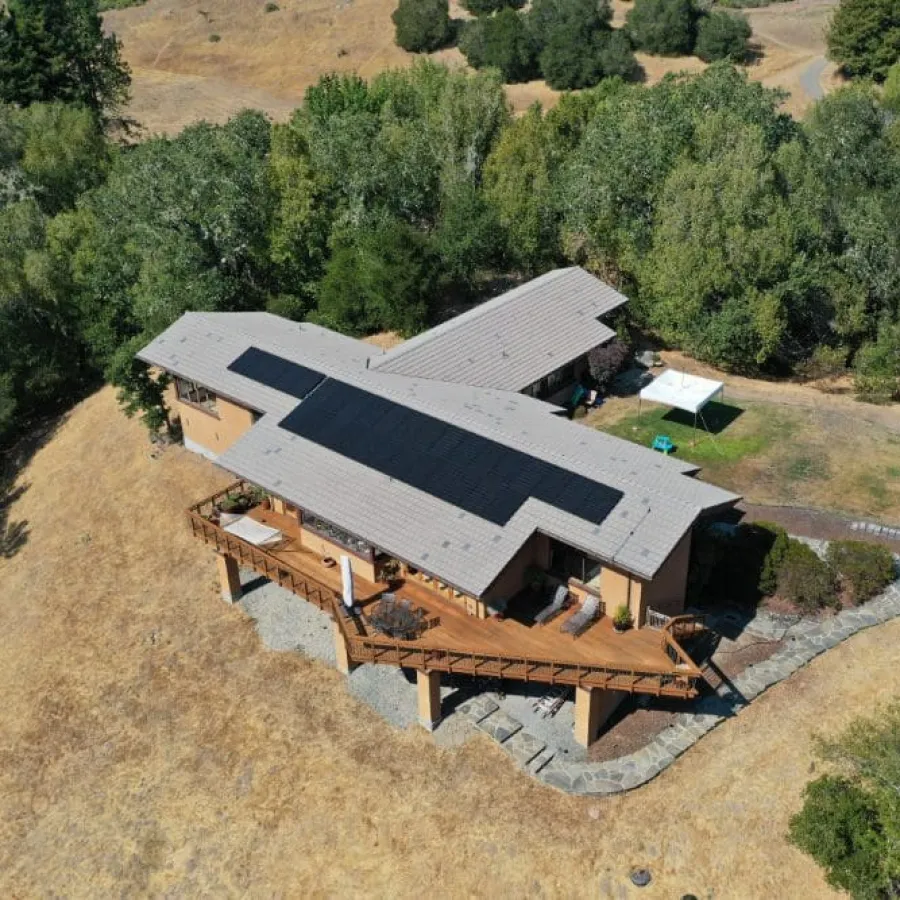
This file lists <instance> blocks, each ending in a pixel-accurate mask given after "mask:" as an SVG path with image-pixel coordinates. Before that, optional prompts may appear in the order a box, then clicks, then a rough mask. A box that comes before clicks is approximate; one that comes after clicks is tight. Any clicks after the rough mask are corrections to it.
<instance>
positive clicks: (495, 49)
mask: <svg viewBox="0 0 900 900" xmlns="http://www.w3.org/2000/svg"><path fill="white" fill-rule="evenodd" d="M459 49H460V50H461V51H462V53H463V56H465V58H466V59H467V60H468V62H469V65H471V66H473V67H474V68H476V69H483V68H487V67H492V68H495V69H499V70H500V72H501V73H502V75H503V80H504V81H506V82H510V83H515V82H518V81H530V80H531V79H532V78H534V77H536V76H537V74H538V69H537V47H536V46H535V43H534V40H533V38H532V36H531V32H530V31H529V29H528V26H527V25H526V23H525V19H524V17H523V16H521V15H520V14H519V13H517V12H516V11H515V10H513V9H509V8H507V9H501V10H500V12H498V13H497V14H496V15H495V16H491V17H490V18H482V19H476V20H475V21H474V22H469V23H468V24H467V25H466V27H465V28H464V29H463V33H462V37H461V38H460V41H459Z"/></svg>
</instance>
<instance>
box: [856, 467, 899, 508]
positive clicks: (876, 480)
mask: <svg viewBox="0 0 900 900" xmlns="http://www.w3.org/2000/svg"><path fill="white" fill-rule="evenodd" d="M857 483H858V484H859V486H860V488H861V489H862V490H863V491H865V492H866V494H868V496H869V499H870V502H871V504H872V511H873V512H881V511H882V510H885V509H887V508H888V507H889V506H890V505H891V497H890V495H889V494H888V485H887V480H886V478H884V477H882V476H881V475H878V474H876V473H875V472H861V473H860V475H859V478H858V479H857Z"/></svg>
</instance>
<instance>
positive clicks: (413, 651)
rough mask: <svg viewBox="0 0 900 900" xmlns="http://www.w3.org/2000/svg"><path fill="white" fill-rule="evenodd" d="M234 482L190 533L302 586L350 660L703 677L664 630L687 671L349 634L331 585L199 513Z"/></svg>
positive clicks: (624, 676)
mask: <svg viewBox="0 0 900 900" xmlns="http://www.w3.org/2000/svg"><path fill="white" fill-rule="evenodd" d="M243 483H244V482H237V484H243ZM234 487H235V485H232V486H231V487H229V488H228V489H226V490H224V491H220V492H218V493H217V494H213V495H211V496H210V497H208V498H207V499H206V500H203V501H201V502H200V503H198V504H195V505H194V506H192V507H191V508H190V509H188V510H187V515H188V517H189V519H190V521H191V526H192V530H194V533H195V534H196V531H197V528H198V527H199V530H200V532H201V534H202V536H203V538H204V539H205V540H207V539H208V538H212V539H213V543H214V544H215V546H216V549H219V545H220V544H223V545H224V548H225V549H226V550H227V551H229V552H230V553H231V554H232V555H234V556H235V557H236V558H237V559H238V561H239V562H244V561H245V560H247V559H249V563H250V565H252V566H254V567H255V568H257V569H262V571H263V572H264V573H265V575H266V577H271V576H272V574H273V572H274V575H275V578H274V580H276V581H278V583H280V584H283V583H284V581H288V582H289V586H290V587H291V588H292V589H294V590H296V589H297V588H298V587H299V588H300V589H302V590H303V591H304V596H306V598H307V599H308V600H310V602H312V603H313V604H314V605H316V606H319V608H320V609H323V610H325V611H327V612H329V614H330V615H331V617H332V618H333V619H334V621H335V622H336V623H337V625H338V628H339V629H340V632H341V636H342V638H343V640H344V641H345V643H346V645H347V650H348V656H349V657H350V659H351V661H352V662H368V661H369V657H370V656H373V657H374V656H377V655H378V654H379V652H390V653H393V654H394V656H395V657H396V659H397V660H398V664H399V660H401V658H408V657H409V656H410V655H415V656H417V657H418V658H419V660H420V665H421V666H423V667H427V666H428V665H429V664H430V665H431V666H432V667H436V668H445V669H446V670H447V671H452V669H453V665H454V663H453V662H448V661H447V660H449V659H451V658H453V657H456V659H457V662H456V665H457V667H458V668H461V666H460V665H459V663H460V662H461V661H463V660H468V661H470V662H471V664H472V668H473V670H475V669H477V668H478V666H479V665H480V666H484V665H486V664H488V663H490V664H496V665H498V666H499V667H500V669H501V670H502V669H503V668H509V667H511V666H521V667H523V669H524V671H525V673H526V674H525V680H527V673H528V670H529V669H534V670H539V669H547V670H549V680H550V681H551V683H552V682H553V681H563V682H570V683H575V684H578V683H581V682H583V681H591V680H596V678H597V677H598V676H599V677H602V682H603V683H604V684H608V683H610V682H613V681H616V683H617V685H618V686H619V687H622V685H621V684H619V682H618V681H617V679H618V680H625V681H627V682H628V684H629V685H630V686H634V685H636V684H639V683H640V682H642V681H643V682H648V681H651V680H654V681H655V683H656V684H657V686H658V688H659V689H665V688H666V687H667V686H670V685H671V684H672V682H674V681H675V680H680V681H684V680H687V685H686V689H688V690H690V689H692V688H693V682H694V681H695V680H696V679H698V678H700V677H701V673H700V671H699V669H697V668H696V666H695V665H694V663H693V661H692V660H691V659H690V657H688V656H687V654H686V653H685V652H684V650H682V649H681V647H680V646H679V645H678V643H677V642H676V641H675V640H674V639H673V638H672V637H671V635H668V634H666V637H668V638H669V640H670V642H671V644H672V645H674V647H675V648H677V651H678V654H679V657H684V659H685V661H686V662H687V663H688V664H689V666H690V670H688V671H654V670H653V669H652V668H646V669H624V668H619V667H617V666H610V665H605V664H603V663H589V662H573V661H566V660H561V659H554V658H545V657H532V656H523V655H519V654H511V653H493V652H487V651H479V650H460V649H455V648H446V647H428V646H422V645H421V644H417V643H415V642H412V641H402V640H397V639H394V638H388V637H378V636H372V635H366V634H362V635H361V634H359V633H356V634H353V633H351V631H350V629H349V627H348V622H349V618H350V616H349V615H348V613H347V611H346V610H345V609H344V607H343V601H342V600H341V598H340V597H339V595H338V593H337V592H336V591H335V590H333V589H332V588H330V587H328V586H327V585H324V584H322V583H321V582H319V581H317V580H316V579H315V578H312V577H310V576H307V575H306V574H305V573H296V572H295V570H293V569H292V567H291V566H289V565H288V564H286V563H284V562H283V561H282V560H280V559H278V557H276V556H273V555H272V554H270V553H268V552H266V551H265V550H263V549H261V548H260V547H257V546H255V545H254V544H250V543H248V542H247V541H244V540H243V539H242V538H239V537H236V536H235V535H231V534H229V533H228V532H227V531H225V529H224V528H222V527H221V526H220V525H217V524H216V523H214V522H211V521H209V519H207V518H205V517H204V516H203V514H202V513H200V512H199V509H200V508H202V507H203V506H205V505H206V504H207V503H209V502H212V501H214V500H215V499H217V498H218V497H219V496H224V495H225V494H227V493H230V492H231V491H232V490H234ZM261 563H262V564H261ZM282 571H283V572H286V573H287V576H288V577H287V578H286V579H283V578H282V577H281V575H280V572H282ZM313 593H314V594H316V595H318V596H317V597H315V598H314V597H313V596H310V595H311V594H313ZM511 677H517V676H511ZM540 680H542V681H543V680H545V679H543V678H542V679H540Z"/></svg>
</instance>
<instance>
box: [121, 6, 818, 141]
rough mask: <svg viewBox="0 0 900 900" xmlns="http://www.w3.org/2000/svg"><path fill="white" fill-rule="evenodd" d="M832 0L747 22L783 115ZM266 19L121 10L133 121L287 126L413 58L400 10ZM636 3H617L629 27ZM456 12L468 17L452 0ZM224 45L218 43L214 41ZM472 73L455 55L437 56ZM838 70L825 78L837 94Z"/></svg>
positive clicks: (171, 125) (242, 10)
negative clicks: (351, 83)
mask: <svg viewBox="0 0 900 900" xmlns="http://www.w3.org/2000/svg"><path fill="white" fill-rule="evenodd" d="M835 4H836V0H794V2H792V3H779V4H775V5H774V6H772V7H769V8H766V9H760V10H751V11H749V12H748V16H749V18H750V21H751V24H752V25H753V28H754V32H755V35H756V40H757V41H758V43H759V45H760V48H761V51H762V56H761V58H760V60H759V61H758V62H756V63H754V64H753V65H751V66H749V67H748V71H749V73H750V76H751V77H752V78H756V79H757V80H759V81H762V82H763V83H765V84H768V85H771V86H779V87H783V88H785V89H787V90H789V91H791V92H792V97H791V99H790V100H789V101H788V104H787V108H788V109H789V110H790V111H791V112H792V113H795V114H800V113H802V112H803V110H804V109H805V108H806V107H807V106H808V105H809V102H810V101H809V98H808V96H807V95H806V93H805V91H804V89H803V86H802V84H801V83H800V75H801V73H802V72H803V71H804V70H805V69H806V67H807V66H808V65H809V63H810V62H812V61H813V60H814V59H815V58H817V57H820V56H821V55H822V54H823V53H824V38H823V28H824V24H825V22H826V21H827V17H828V15H830V11H831V9H833V7H834V6H835ZM278 5H279V7H280V8H279V10H278V11H277V12H272V13H266V12H265V11H264V6H265V4H264V3H263V0H204V2H202V3H199V2H192V0H149V2H148V3H146V4H145V5H144V6H138V7H132V8H130V9H121V10H113V11H111V12H109V13H106V14H105V16H104V21H105V23H106V27H107V28H108V29H109V30H112V31H115V32H116V33H117V34H118V35H119V37H120V38H121V39H122V41H123V44H124V52H125V58H126V60H127V61H128V63H129V64H130V65H131V67H132V70H133V76H134V83H133V100H132V103H131V105H130V108H129V112H130V113H131V115H132V116H134V117H135V118H136V119H137V120H138V121H139V122H141V123H142V124H143V125H144V126H145V129H146V131H147V132H148V133H155V132H165V133H175V132H177V131H179V130H180V129H181V128H183V127H185V125H187V124H190V123H191V122H195V121H198V120H200V119H205V120H207V121H210V122H223V121H225V120H227V119H228V118H229V117H231V116H233V115H234V114H235V113H237V112H238V111H240V110H241V109H244V108H247V107H254V108H258V109H262V110H265V111H266V112H267V113H268V114H269V115H270V116H272V118H273V119H275V120H276V121H284V120H285V119H287V118H288V116H289V115H290V112H291V110H292V109H293V108H294V107H296V106H298V105H299V104H300V102H301V100H302V99H303V92H304V91H305V90H306V88H307V87H309V85H311V84H314V83H315V82H316V81H317V80H318V78H319V77H320V76H321V75H323V74H325V73H327V72H333V71H337V72H357V73H358V74H360V75H362V76H363V77H365V78H370V77H372V76H373V75H375V74H377V73H378V72H380V71H382V70H383V69H386V68H391V67H398V66H406V65H409V64H410V63H411V62H412V60H413V59H415V56H414V54H411V53H407V52H406V51H404V50H401V49H400V48H399V47H398V46H397V45H396V44H395V43H394V27H393V23H392V22H391V13H392V12H393V10H394V8H395V6H396V0H339V2H330V0H278ZM630 6H631V4H630V2H625V0H614V2H613V10H614V24H615V25H617V26H618V25H621V24H622V23H623V22H624V21H625V15H626V13H627V11H628V9H629V8H630ZM450 14H451V16H453V17H454V18H466V17H467V14H466V13H465V12H464V11H463V10H462V8H461V7H460V6H459V4H458V2H456V0H454V2H452V3H451V8H450ZM211 35H218V36H219V38H220V40H219V41H218V42H215V43H213V42H211V41H210V36H211ZM432 57H433V58H434V59H438V60H441V61H443V62H445V63H447V64H448V65H450V66H460V67H465V65H466V63H465V59H464V58H463V56H462V54H461V53H460V52H459V50H457V49H456V48H450V49H447V50H442V51H440V52H438V53H435V54H432ZM638 59H639V61H640V63H641V65H642V66H643V67H644V70H645V73H646V81H647V83H648V84H654V83H656V82H657V81H659V80H660V79H661V78H662V77H663V76H664V75H665V74H666V73H668V72H681V71H689V72H698V71H702V69H704V68H705V65H704V63H702V62H701V61H700V60H699V59H696V58H695V57H681V58H675V59H670V58H662V57H653V56H648V55H646V54H638ZM831 75H832V70H828V72H827V73H826V77H825V78H823V81H824V82H825V84H826V86H828V87H830V86H831V85H832V81H831V80H829V79H831ZM507 93H508V96H509V98H510V102H511V103H512V105H513V108H514V109H515V110H516V111H517V112H522V111H523V110H525V109H527V108H528V107H529V106H531V105H532V104H533V103H534V102H540V103H541V104H542V105H544V106H545V107H549V106H553V105H554V104H555V103H556V101H557V99H558V97H559V94H558V92H557V91H554V90H552V89H551V88H549V87H547V85H546V84H544V82H542V81H532V82H529V83H528V84H517V85H510V86H509V87H508V88H507Z"/></svg>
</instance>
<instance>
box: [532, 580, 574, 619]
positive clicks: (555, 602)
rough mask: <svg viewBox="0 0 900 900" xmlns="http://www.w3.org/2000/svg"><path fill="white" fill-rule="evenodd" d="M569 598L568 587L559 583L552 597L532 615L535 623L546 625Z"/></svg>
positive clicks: (558, 612) (559, 611)
mask: <svg viewBox="0 0 900 900" xmlns="http://www.w3.org/2000/svg"><path fill="white" fill-rule="evenodd" d="M568 599H569V589H568V588H567V587H566V586H565V585H564V584H561V585H560V586H559V587H558V588H557V589H556V593H555V594H554V595H553V599H552V600H551V601H550V602H549V603H548V604H547V605H546V606H545V607H544V608H543V609H541V610H540V611H539V612H538V614H537V615H536V616H535V617H534V622H535V624H536V625H546V623H547V622H549V621H550V620H551V619H553V618H554V617H556V616H558V615H559V614H560V613H561V612H562V611H563V608H564V607H565V605H566V601H567V600H568Z"/></svg>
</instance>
